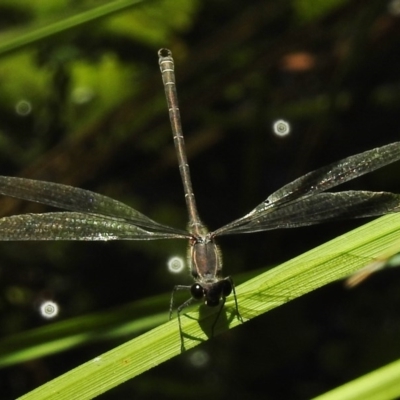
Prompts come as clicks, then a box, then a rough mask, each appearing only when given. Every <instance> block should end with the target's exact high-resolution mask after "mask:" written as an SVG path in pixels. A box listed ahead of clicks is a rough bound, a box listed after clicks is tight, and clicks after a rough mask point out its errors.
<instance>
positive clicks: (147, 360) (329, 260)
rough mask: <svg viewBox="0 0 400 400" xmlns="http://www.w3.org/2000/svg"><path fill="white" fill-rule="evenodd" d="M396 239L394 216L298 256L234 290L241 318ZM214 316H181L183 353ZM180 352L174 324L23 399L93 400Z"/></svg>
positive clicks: (398, 220) (361, 262)
mask: <svg viewBox="0 0 400 400" xmlns="http://www.w3.org/2000/svg"><path fill="white" fill-rule="evenodd" d="M399 239H400V215H398V214H394V215H390V216H385V217H382V218H380V219H378V220H375V221H373V222H370V223H368V224H366V225H364V226H362V227H360V228H358V229H356V230H354V231H352V232H349V233H347V234H345V235H343V236H340V237H338V238H336V239H334V240H332V241H330V242H328V243H326V244H324V245H322V246H319V247H317V248H316V249H313V250H311V251H309V252H307V253H305V254H303V255H301V256H299V257H296V258H294V259H293V260H290V261H288V262H286V263H284V264H282V265H281V266H279V267H276V268H274V269H272V270H270V271H268V272H266V273H263V274H261V275H259V276H257V277H256V278H253V279H251V280H249V281H248V282H246V283H244V284H243V285H240V286H238V287H237V290H236V291H237V297H238V301H239V308H240V312H241V315H242V317H243V319H244V320H245V321H246V320H249V319H251V318H254V317H256V316H259V315H261V314H263V313H265V312H267V311H269V310H271V309H273V308H275V307H278V306H279V305H281V304H284V303H286V302H288V301H289V300H293V299H295V298H297V297H299V296H301V295H303V294H305V293H308V292H310V291H312V290H315V289H317V288H319V287H321V286H323V285H325V284H327V283H330V282H332V281H335V280H337V279H342V278H344V277H345V276H348V275H350V274H352V273H353V272H354V271H356V270H357V269H359V268H362V267H363V266H365V264H367V263H368V262H370V261H371V260H372V259H374V258H375V257H378V256H379V255H380V254H382V253H384V252H385V251H387V250H388V249H389V248H391V247H393V245H394V244H395V243H396V242H398V241H399ZM200 311H201V310H200ZM226 311H227V313H228V314H231V316H232V315H233V318H227V319H226V320H225V321H222V320H223V319H222V318H220V320H219V321H218V324H217V326H216V327H215V330H214V332H215V334H218V333H221V332H223V331H225V330H227V329H230V328H232V327H234V326H237V325H240V322H239V321H238V319H237V318H236V317H235V315H234V313H235V308H234V300H233V299H232V298H229V301H227V302H226ZM216 312H218V310H215V309H210V308H209V309H207V311H206V314H204V315H203V314H202V313H201V312H200V313H199V310H195V311H193V312H189V313H188V314H186V315H185V316H183V317H182V330H183V332H184V335H185V347H186V348H187V349H189V348H192V347H194V346H197V345H198V344H200V343H201V342H202V341H205V340H207V339H208V336H207V334H206V332H207V331H208V330H210V329H211V327H212V326H213V323H214V321H215V315H214V314H215V313H216ZM199 316H200V318H201V319H200V320H199ZM224 322H225V323H224ZM178 354H180V337H179V332H178V329H177V322H176V321H175V320H174V321H170V322H168V323H166V324H164V325H162V326H160V327H158V328H156V329H153V330H152V331H150V332H147V333H145V334H144V335H141V336H140V337H138V338H135V339H133V340H131V341H129V342H127V343H125V344H123V345H122V346H119V347H117V348H115V349H113V350H111V351H109V352H107V353H105V354H103V355H101V356H99V357H97V358H95V359H93V360H90V361H89V362H87V363H85V364H83V365H81V366H79V367H77V368H75V369H73V370H71V371H69V372H68V373H66V374H64V375H62V376H60V377H58V378H56V379H54V380H53V381H51V382H48V383H47V384H45V385H43V386H41V387H39V388H37V389H35V390H34V391H32V392H30V393H28V394H27V395H25V396H22V397H21V399H24V400H38V399H40V400H44V399H52V398H54V395H55V394H57V399H59V400H63V399H71V398H79V399H91V398H93V397H95V396H97V395H99V394H101V393H104V392H106V391H108V390H110V389H111V388H113V387H115V386H117V385H119V384H121V383H123V382H125V381H126V380H128V379H131V378H133V377H135V376H137V375H139V374H141V373H143V372H145V371H147V370H148V369H150V368H153V367H155V366H156V365H158V364H160V363H162V362H164V361H166V360H168V359H170V358H172V357H174V356H177V355H178Z"/></svg>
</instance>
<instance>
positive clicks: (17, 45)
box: [0, 0, 150, 55]
mask: <svg viewBox="0 0 400 400" xmlns="http://www.w3.org/2000/svg"><path fill="white" fill-rule="evenodd" d="M148 1H150V0H118V1H113V2H111V3H108V4H105V5H102V6H99V7H96V8H93V9H91V10H88V11H85V12H82V13H80V14H77V15H74V16H72V17H69V18H65V19H63V20H61V21H57V22H54V23H52V24H49V25H46V26H44V27H41V28H37V29H33V30H32V29H30V30H29V31H28V32H27V33H25V34H21V35H18V36H17V37H16V38H13V39H9V40H3V41H2V43H0V55H5V54H7V53H11V52H12V51H15V50H21V49H22V48H23V47H26V46H29V45H31V44H32V43H36V42H39V41H41V40H43V39H47V38H49V37H51V36H54V35H56V34H59V33H62V32H66V31H68V30H71V29H75V28H77V27H79V26H81V25H84V24H87V23H89V22H92V21H95V20H98V19H100V18H104V17H108V16H110V15H112V14H114V13H117V12H119V11H123V10H125V9H127V8H129V7H132V6H134V5H136V4H139V3H143V2H148Z"/></svg>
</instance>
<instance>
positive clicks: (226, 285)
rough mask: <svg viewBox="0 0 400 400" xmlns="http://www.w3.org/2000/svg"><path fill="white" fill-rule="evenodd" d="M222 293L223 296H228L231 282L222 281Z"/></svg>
mask: <svg viewBox="0 0 400 400" xmlns="http://www.w3.org/2000/svg"><path fill="white" fill-rule="evenodd" d="M222 282H223V284H222V294H223V295H224V297H226V296H229V295H230V294H231V293H232V283H231V282H229V281H222Z"/></svg>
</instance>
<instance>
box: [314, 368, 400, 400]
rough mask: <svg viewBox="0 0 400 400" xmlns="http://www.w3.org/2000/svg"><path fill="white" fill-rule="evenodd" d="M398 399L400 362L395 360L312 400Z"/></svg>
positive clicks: (399, 394)
mask: <svg viewBox="0 0 400 400" xmlns="http://www.w3.org/2000/svg"><path fill="white" fill-rule="evenodd" d="M399 397H400V360H397V361H395V362H393V363H391V364H388V365H385V366H384V367H382V368H379V369H377V370H375V371H373V372H370V373H369V374H366V375H364V376H362V377H360V378H358V379H355V380H354V381H351V382H349V383H346V384H345V385H343V386H340V387H338V388H336V389H334V390H331V391H329V392H328V393H325V394H323V395H321V396H318V397H315V398H314V400H391V399H398V398H399Z"/></svg>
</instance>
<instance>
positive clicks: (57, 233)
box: [0, 212, 181, 241]
mask: <svg viewBox="0 0 400 400" xmlns="http://www.w3.org/2000/svg"><path fill="white" fill-rule="evenodd" d="M171 238H181V236H179V235H175V234H172V233H169V232H167V233H166V232H159V231H154V232H152V231H148V230H146V229H145V228H141V227H139V226H136V225H133V224H131V223H128V222H124V221H123V220H121V219H115V218H110V217H105V216H97V215H94V214H86V213H78V212H49V213H44V214H21V215H13V216H10V217H4V218H0V240H83V241H84V240H87V241H90V240H102V241H106V240H151V239H171Z"/></svg>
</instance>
